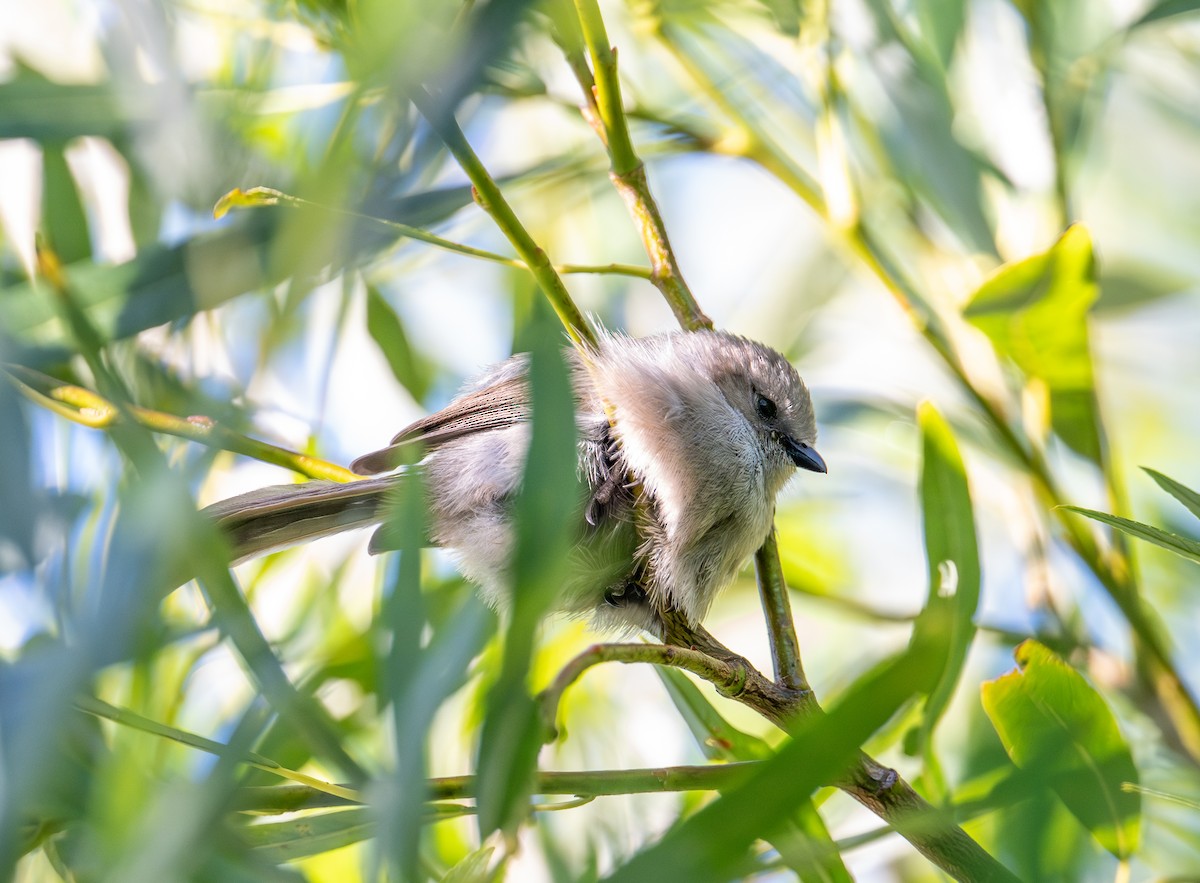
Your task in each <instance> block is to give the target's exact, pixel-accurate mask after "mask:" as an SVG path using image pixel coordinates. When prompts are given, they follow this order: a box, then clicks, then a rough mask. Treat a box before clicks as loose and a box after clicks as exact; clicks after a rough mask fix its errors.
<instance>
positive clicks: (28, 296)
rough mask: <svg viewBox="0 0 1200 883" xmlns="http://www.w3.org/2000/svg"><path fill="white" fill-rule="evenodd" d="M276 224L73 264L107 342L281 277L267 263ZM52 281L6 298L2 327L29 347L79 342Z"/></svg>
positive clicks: (0, 312)
mask: <svg viewBox="0 0 1200 883" xmlns="http://www.w3.org/2000/svg"><path fill="white" fill-rule="evenodd" d="M270 230H271V226H270V225H269V224H267V223H262V222H259V221H257V220H256V221H255V222H252V223H248V224H238V225H230V226H229V227H227V228H225V229H223V230H219V231H216V232H214V233H211V234H207V235H204V236H199V237H197V238H195V239H192V240H189V241H188V242H186V243H183V244H181V245H176V246H170V247H168V246H161V245H154V246H150V247H149V248H145V249H143V250H142V251H141V252H139V253H138V255H137V257H135V258H134V259H133V260H131V261H127V262H126V263H123V264H117V265H115V266H108V265H99V264H93V263H92V262H91V261H80V262H77V263H74V264H71V265H69V266H67V267H66V268H65V271H66V276H67V283H68V285H69V287H70V289H71V291H72V292H73V293H74V298H75V301H76V302H77V303H78V305H79V306H80V308H81V309H82V310H83V311H84V312H85V313H86V314H87V317H88V319H89V320H90V322H91V323H92V324H93V325H95V326H96V327H97V328H98V330H99V331H100V333H101V335H102V336H103V337H104V339H106V340H114V339H117V338H122V337H127V336H129V335H132V334H136V333H138V332H139V331H144V330H145V329H147V328H152V327H154V326H155V325H161V324H163V323H165V322H172V321H175V320H176V319H180V318H184V317H187V316H191V315H193V314H194V313H196V312H199V311H200V310H206V309H211V308H212V307H215V306H218V305H219V304H221V303H224V302H225V301H227V300H229V299H231V298H233V297H237V296H238V295H240V294H243V293H245V292H247V291H253V290H255V289H258V288H260V287H263V286H266V285H268V284H270V283H271V282H272V281H278V278H279V277H276V276H273V275H272V274H270V273H269V271H268V269H267V265H268V260H267V255H266V249H265V247H264V246H265V243H266V242H267V240H268V238H269V233H270ZM53 303H54V300H53V298H50V297H47V296H46V292H45V290H44V286H35V285H31V284H25V285H17V286H13V287H12V288H10V289H9V290H7V291H6V292H5V293H4V297H2V298H0V327H2V328H4V330H5V332H6V333H8V334H9V335H11V336H12V337H14V338H15V339H16V340H17V341H18V342H20V343H21V344H24V345H26V346H39V347H50V348H62V347H69V346H71V343H70V340H71V338H70V336H69V334H68V332H67V330H66V329H65V327H64V325H63V323H62V321H61V319H60V317H59V316H57V315H56V313H55V310H54V307H53Z"/></svg>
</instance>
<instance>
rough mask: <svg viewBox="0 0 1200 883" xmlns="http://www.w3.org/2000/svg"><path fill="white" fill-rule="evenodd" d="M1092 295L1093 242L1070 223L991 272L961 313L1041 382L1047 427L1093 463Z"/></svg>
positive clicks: (1096, 450)
mask: <svg viewBox="0 0 1200 883" xmlns="http://www.w3.org/2000/svg"><path fill="white" fill-rule="evenodd" d="M1096 294H1097V286H1096V275H1095V261H1094V259H1093V255H1092V240H1091V237H1090V236H1089V235H1088V232H1087V230H1086V229H1085V228H1084V227H1083V226H1081V225H1079V224H1075V225H1073V226H1071V227H1069V228H1067V231H1066V232H1065V233H1063V235H1062V237H1061V238H1060V239H1059V240H1058V242H1056V243H1055V244H1054V245H1053V246H1052V247H1051V248H1050V249H1049V250H1048V251H1046V252H1043V253H1042V254H1038V255H1034V256H1032V257H1029V258H1026V259H1025V260H1022V261H1017V262H1015V263H1011V264H1006V265H1004V266H1003V267H1001V268H1000V269H999V270H997V271H996V273H995V274H994V275H993V276H992V277H991V278H990V279H988V280H987V281H986V282H984V283H983V285H981V286H980V287H979V290H978V291H976V292H975V294H974V296H973V297H972V298H971V301H970V303H969V304H968V305H967V307H966V309H965V310H964V316H965V317H966V318H967V320H968V321H970V322H971V324H973V325H974V326H975V327H976V328H978V329H979V330H980V331H982V332H983V333H984V334H986V335H987V336H988V337H989V338H990V339H991V341H992V343H993V345H994V346H995V347H996V350H997V351H998V352H999V353H1000V354H1001V355H1002V356H1004V357H1006V358H1008V359H1010V360H1011V361H1012V362H1013V363H1014V364H1015V365H1016V366H1017V367H1018V368H1019V369H1020V370H1021V372H1022V373H1024V374H1025V376H1026V377H1027V378H1030V379H1036V380H1038V381H1040V382H1041V383H1042V384H1044V386H1045V388H1046V390H1047V391H1048V394H1049V402H1050V421H1051V425H1052V427H1053V429H1054V431H1055V432H1056V433H1058V435H1059V436H1060V437H1061V438H1062V440H1063V441H1064V442H1066V443H1067V444H1068V445H1070V446H1071V448H1072V449H1074V450H1075V451H1077V452H1078V453H1080V454H1082V455H1083V456H1085V457H1087V458H1088V459H1090V460H1092V461H1093V462H1095V463H1099V462H1100V437H1099V434H1098V431H1097V419H1098V418H1097V410H1096V399H1095V388H1094V378H1093V373H1092V357H1091V351H1090V348H1089V343H1088V328H1087V314H1088V310H1089V309H1090V308H1091V306H1092V304H1093V303H1094V302H1095V300H1096Z"/></svg>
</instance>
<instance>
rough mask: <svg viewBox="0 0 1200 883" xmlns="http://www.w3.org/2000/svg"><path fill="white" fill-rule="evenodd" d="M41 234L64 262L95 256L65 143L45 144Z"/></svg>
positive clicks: (43, 146)
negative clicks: (64, 146) (68, 162)
mask: <svg viewBox="0 0 1200 883" xmlns="http://www.w3.org/2000/svg"><path fill="white" fill-rule="evenodd" d="M42 232H43V234H44V235H45V237H46V239H47V240H48V241H49V243H50V246H51V248H53V249H54V253H55V254H57V255H58V259H59V260H60V261H62V262H63V263H66V264H70V263H74V262H75V261H83V260H87V259H88V258H90V257H91V256H92V241H91V237H90V236H89V235H88V220H87V213H86V212H85V211H84V209H83V200H82V199H81V198H80V196H79V188H78V186H77V185H76V184H75V176H74V175H72V174H71V167H70V166H69V165H67V157H66V154H65V152H64V149H63V144H62V143H49V144H44V145H42Z"/></svg>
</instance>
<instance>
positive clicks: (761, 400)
mask: <svg viewBox="0 0 1200 883" xmlns="http://www.w3.org/2000/svg"><path fill="white" fill-rule="evenodd" d="M754 410H756V411H758V416H759V417H761V418H762V419H764V420H774V419H775V414H776V413H777V412H778V410H779V409H778V408H776V407H775V403H774V402H773V401H771V400H770V399H769V398H767V397H766V396H765V395H762V394H761V393H759V394H758V395H757V396H756V397H755V399H754Z"/></svg>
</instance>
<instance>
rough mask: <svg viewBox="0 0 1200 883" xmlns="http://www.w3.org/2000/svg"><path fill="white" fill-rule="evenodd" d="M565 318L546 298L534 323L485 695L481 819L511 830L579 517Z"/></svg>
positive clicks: (490, 827) (531, 754)
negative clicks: (511, 525)
mask: <svg viewBox="0 0 1200 883" xmlns="http://www.w3.org/2000/svg"><path fill="white" fill-rule="evenodd" d="M561 335H562V331H561V327H560V326H559V325H558V323H557V322H556V321H555V320H554V318H553V316H552V314H551V313H550V311H549V309H548V307H546V305H545V304H544V303H543V301H542V300H540V299H539V300H537V301H535V309H534V317H533V321H532V323H531V327H530V334H529V339H530V346H529V350H530V368H529V378H530V390H531V401H532V409H533V427H532V434H531V438H530V443H529V452H528V455H527V457H526V465H525V473H524V479H523V484H522V489H521V493H520V496H519V498H518V499H517V502H516V506H515V509H516V534H517V537H516V549H515V552H514V556H513V562H512V569H511V573H512V584H513V586H514V587H515V590H514V592H513V603H512V616H511V617H510V620H509V624H508V628H507V630H506V633H505V636H504V655H503V660H502V663H501V668H500V674H499V677H498V678H497V679H496V683H495V684H493V685H492V688H491V689H490V690H489V691H488V695H487V698H486V701H485V708H486V710H485V714H484V721H483V731H482V734H481V737H480V744H479V780H478V781H479V786H478V787H479V791H478V798H479V827H480V832H481V835H484V836H486V835H487V834H490V833H491V832H492V831H495V830H497V829H504V830H505V831H506V832H509V833H511V832H513V831H514V830H515V828H516V827H517V826H518V825H519V824H520V823H521V821H522V820H523V817H524V814H525V813H526V812H527V811H528V799H527V798H528V796H529V794H530V792H531V789H532V787H533V776H534V772H535V767H536V763H537V754H538V750H539V749H540V748H541V742H542V735H543V731H542V724H541V715H540V705H539V703H538V702H537V701H536V700H535V699H534V697H533V695H532V694H531V692H530V689H529V683H528V675H529V668H530V664H531V663H532V660H533V648H534V643H535V638H536V634H537V628H538V624H539V622H540V621H541V618H542V616H543V615H544V614H545V612H546V611H547V610H548V609H549V607H550V605H551V604H552V603H553V601H554V599H555V597H556V595H557V593H558V592H559V591H560V590H561V587H562V584H563V581H564V579H565V577H566V575H567V554H568V552H569V551H570V548H571V545H572V543H573V542H574V539H575V525H577V524H580V523H581V520H582V519H581V517H580V505H581V501H582V494H581V492H580V490H579V486H578V481H579V479H578V476H577V475H576V468H575V466H576V459H577V458H576V453H575V450H576V449H575V438H576V428H575V415H574V398H573V394H572V390H571V384H570V380H569V378H568V376H567V369H566V365H565V364H564V362H563V355H562V351H561V340H562V337H561Z"/></svg>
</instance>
